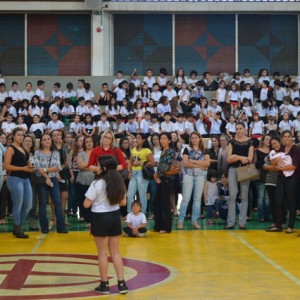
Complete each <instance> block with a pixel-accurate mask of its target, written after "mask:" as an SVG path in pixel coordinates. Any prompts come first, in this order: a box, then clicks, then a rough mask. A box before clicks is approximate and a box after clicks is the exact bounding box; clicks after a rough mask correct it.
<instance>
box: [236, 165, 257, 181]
mask: <svg viewBox="0 0 300 300" xmlns="http://www.w3.org/2000/svg"><path fill="white" fill-rule="evenodd" d="M259 175H260V172H259V170H258V169H256V167H255V164H247V165H244V166H241V167H238V168H236V177H237V181H238V182H243V181H248V180H257V179H259Z"/></svg>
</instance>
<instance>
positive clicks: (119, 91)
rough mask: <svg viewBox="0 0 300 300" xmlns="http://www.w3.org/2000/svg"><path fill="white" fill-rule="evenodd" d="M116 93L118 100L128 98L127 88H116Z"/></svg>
mask: <svg viewBox="0 0 300 300" xmlns="http://www.w3.org/2000/svg"><path fill="white" fill-rule="evenodd" d="M114 93H116V94H117V99H116V100H117V101H123V99H124V98H126V90H125V89H122V88H119V87H117V88H115V90H114Z"/></svg>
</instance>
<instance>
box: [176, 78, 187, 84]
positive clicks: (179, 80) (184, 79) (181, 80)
mask: <svg viewBox="0 0 300 300" xmlns="http://www.w3.org/2000/svg"><path fill="white" fill-rule="evenodd" d="M183 81H185V82H186V81H187V78H186V77H185V76H184V77H182V76H178V77H175V78H174V84H177V85H179V86H181V85H182V82H183Z"/></svg>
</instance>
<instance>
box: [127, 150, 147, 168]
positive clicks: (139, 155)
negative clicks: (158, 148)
mask: <svg viewBox="0 0 300 300" xmlns="http://www.w3.org/2000/svg"><path fill="white" fill-rule="evenodd" d="M151 153H152V151H151V150H150V149H148V148H143V149H142V150H140V151H138V150H137V149H136V148H133V149H132V150H131V161H135V160H136V159H138V160H140V161H141V162H142V165H141V166H138V167H135V166H134V165H132V171H141V170H142V167H143V164H144V162H146V161H147V156H148V155H149V154H151Z"/></svg>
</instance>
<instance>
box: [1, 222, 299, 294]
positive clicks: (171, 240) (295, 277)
mask: <svg viewBox="0 0 300 300" xmlns="http://www.w3.org/2000/svg"><path fill="white" fill-rule="evenodd" d="M70 221H71V224H72V226H71V227H70V232H69V234H66V235H64V234H57V233H56V232H55V231H52V232H51V233H49V234H48V235H43V234H40V233H36V232H35V233H30V238H29V239H28V240H20V239H16V238H13V237H12V234H11V233H10V232H5V231H7V230H8V229H10V226H1V227H0V231H1V233H0V249H1V251H0V252H1V255H0V299H5V300H9V299H22V300H23V299H137V300H140V299H205V300H206V299H276V300H277V299H288V300H293V299H299V297H300V247H299V245H300V238H297V237H296V235H297V233H299V232H300V230H299V229H298V230H296V231H295V233H294V234H290V235H287V234H285V233H284V232H282V233H266V232H264V231H263V230H261V229H262V228H265V227H266V225H267V224H266V223H258V222H255V221H251V222H249V223H248V224H249V226H248V228H255V227H256V229H249V230H246V231H241V230H234V231H225V230H216V229H220V228H221V226H223V224H222V223H220V222H218V223H217V224H216V225H209V226H208V225H206V222H205V220H202V221H201V225H202V229H201V230H192V229H191V226H190V221H186V224H185V230H182V231H178V230H174V231H173V232H172V233H171V234H167V235H159V234H157V233H154V232H149V233H148V236H147V238H138V239H131V238H127V237H122V238H121V251H122V255H123V257H124V258H125V259H124V263H125V278H126V280H127V283H128V286H129V288H130V292H129V293H128V294H127V295H126V296H121V295H118V294H117V289H116V286H115V284H116V278H115V275H114V271H113V267H112V264H110V266H109V274H110V276H111V278H110V286H111V295H109V296H102V295H98V294H95V293H94V292H93V289H94V287H95V286H96V285H97V283H98V280H99V275H98V269H97V262H96V256H95V254H96V249H95V246H94V243H93V240H92V237H91V236H90V235H89V233H88V229H86V228H85V227H84V225H83V224H78V222H77V220H76V219H73V218H72V219H70ZM173 223H174V228H176V225H177V220H176V219H175V218H174V222H173ZM151 225H152V223H151V222H149V228H151ZM297 225H298V226H299V221H298V224H297ZM259 228H261V229H259ZM298 228H299V227H298Z"/></svg>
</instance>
